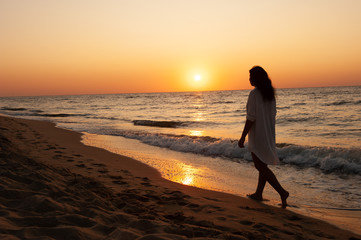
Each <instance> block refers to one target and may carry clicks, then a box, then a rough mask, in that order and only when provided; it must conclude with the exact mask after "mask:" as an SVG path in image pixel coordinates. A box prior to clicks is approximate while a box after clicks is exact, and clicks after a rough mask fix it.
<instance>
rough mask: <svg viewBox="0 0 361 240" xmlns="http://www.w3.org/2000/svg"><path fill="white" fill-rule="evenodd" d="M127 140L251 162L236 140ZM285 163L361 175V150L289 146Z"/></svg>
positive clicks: (283, 151)
mask: <svg viewBox="0 0 361 240" xmlns="http://www.w3.org/2000/svg"><path fill="white" fill-rule="evenodd" d="M115 135H120V136H123V137H126V138H132V139H138V140H140V141H141V142H143V143H146V144H149V145H153V146H158V147H163V148H168V149H171V150H175V151H178V152H191V153H196V154H201V155H204V156H211V157H222V158H227V159H229V160H232V161H242V160H247V161H251V160H252V158H251V155H250V153H249V152H248V150H247V145H246V148H242V149H241V148H239V147H238V144H237V141H236V140H232V139H215V138H207V137H190V136H176V135H165V134H151V133H144V132H129V131H127V132H122V133H118V134H115ZM277 153H278V155H279V158H280V160H281V162H282V163H283V164H291V165H297V166H299V167H314V168H319V169H321V170H323V171H324V172H327V173H330V172H335V173H344V174H357V175H361V150H360V149H357V148H348V149H347V148H331V147H308V146H297V145H286V146H283V147H279V148H277Z"/></svg>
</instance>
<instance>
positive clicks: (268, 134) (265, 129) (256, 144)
mask: <svg viewBox="0 0 361 240" xmlns="http://www.w3.org/2000/svg"><path fill="white" fill-rule="evenodd" d="M247 119H248V120H250V121H252V122H254V123H253V125H252V127H251V129H250V130H249V132H248V150H249V151H250V152H252V153H254V154H256V156H257V157H258V158H259V159H260V160H261V161H262V162H264V163H266V164H279V159H278V156H277V152H276V137H275V124H276V102H275V101H274V100H272V101H265V100H263V97H262V94H261V92H260V90H258V89H257V88H255V89H253V90H252V91H251V92H250V93H249V96H248V101H247Z"/></svg>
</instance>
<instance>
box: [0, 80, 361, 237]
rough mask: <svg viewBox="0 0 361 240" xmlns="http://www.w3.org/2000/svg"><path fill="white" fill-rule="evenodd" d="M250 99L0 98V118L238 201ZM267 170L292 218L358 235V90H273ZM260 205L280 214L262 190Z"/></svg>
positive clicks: (270, 193) (244, 181) (238, 94)
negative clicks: (285, 194) (62, 132)
mask: <svg viewBox="0 0 361 240" xmlns="http://www.w3.org/2000/svg"><path fill="white" fill-rule="evenodd" d="M249 92H250V90H234V91H209V92H169V93H128V94H105V95H72V96H36V97H35V96H31V97H2V98H0V114H3V115H8V116H14V117H20V118H25V119H35V120H45V121H50V122H53V123H55V124H56V125H57V127H60V128H65V129H71V130H74V131H77V132H82V133H84V135H83V139H82V141H83V143H84V144H86V145H91V146H96V147H101V148H104V149H107V150H109V151H112V152H115V153H117V154H121V155H126V156H129V157H132V158H135V159H137V160H139V161H141V162H143V163H145V164H147V165H149V166H152V167H154V168H156V169H157V170H158V171H159V172H160V173H161V174H162V176H163V177H164V178H166V179H169V180H171V181H174V182H178V183H182V184H186V185H191V186H196V187H199V188H205V189H209V190H215V191H221V192H226V193H231V194H235V195H240V196H246V194H247V193H253V192H254V191H255V188H256V185H257V178H258V173H257V171H256V170H255V168H254V166H253V162H252V158H251V154H250V153H249V152H248V150H247V144H246V147H245V148H243V149H240V148H239V147H238V146H237V141H238V139H239V137H240V136H241V133H242V130H243V126H244V123H245V120H246V102H247V98H248V94H249ZM276 102H277V117H276V145H277V153H278V156H279V158H280V161H281V163H280V165H276V166H270V168H271V169H272V171H273V172H274V173H275V175H276V176H277V178H278V180H279V181H280V183H281V184H282V186H283V187H284V188H285V189H286V190H288V191H289V192H290V197H289V200H288V202H289V205H290V206H289V207H288V209H290V210H291V211H295V212H299V213H302V214H306V215H309V216H312V217H316V218H320V219H323V220H325V221H329V222H331V223H333V224H335V225H337V226H340V227H342V228H346V229H350V230H352V231H355V232H358V233H359V234H361V149H360V147H361V86H348V87H322V88H293V89H276ZM264 198H266V199H267V200H269V201H266V202H264V203H265V204H269V205H274V206H278V204H279V202H280V200H279V196H278V194H277V193H276V192H275V191H274V190H273V189H272V187H270V186H269V185H266V188H265V192H264Z"/></svg>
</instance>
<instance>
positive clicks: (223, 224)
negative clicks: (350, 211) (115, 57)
mask: <svg viewBox="0 0 361 240" xmlns="http://www.w3.org/2000/svg"><path fill="white" fill-rule="evenodd" d="M81 135H82V134H81V133H77V132H73V131H69V130H65V129H61V128H57V127H55V124H53V123H50V122H42V121H36V120H25V119H18V118H13V117H7V116H6V117H5V116H0V137H1V138H0V141H1V145H0V146H1V160H2V165H3V167H2V169H1V171H2V172H1V182H2V183H1V186H0V189H1V190H0V192H1V194H0V204H1V209H2V214H1V217H0V219H1V220H0V223H1V224H0V226H2V227H0V229H1V231H0V236H1V237H8V238H9V237H10V236H11V237H12V239H27V238H31V237H45V236H47V237H49V238H53V239H61V236H62V235H61V234H64V233H66V234H68V236H70V237H72V238H74V239H99V237H100V238H105V239H119V238H124V239H137V238H138V239H140V238H141V237H144V238H147V237H152V236H153V237H159V239H186V238H195V237H206V238H221V239H222V238H223V239H226V238H228V239H252V238H259V239H267V238H271V239H272V238H278V239H299V238H304V239H324V238H334V239H351V238H353V239H357V238H361V236H359V235H357V234H355V233H352V232H349V231H346V230H343V229H339V228H337V227H335V226H333V225H331V224H328V223H326V222H323V221H320V220H317V219H313V218H310V217H307V216H302V215H300V214H297V213H294V212H291V211H288V210H284V209H281V208H276V207H272V206H267V205H264V204H262V203H259V202H256V201H251V200H249V199H246V198H242V197H239V196H235V195H231V194H227V193H221V192H214V191H209V190H204V189H199V188H196V187H190V186H186V185H182V184H178V183H174V182H170V181H168V180H165V179H163V178H162V177H161V176H160V173H159V172H158V171H157V170H155V169H154V168H151V167H149V166H147V165H145V164H143V163H141V162H139V161H137V160H134V159H131V158H128V157H124V156H120V155H118V154H114V153H111V152H109V151H106V150H104V149H100V148H96V147H90V146H86V145H84V144H82V143H81V142H80V140H81ZM34 173H37V174H34ZM10 193H11V194H10ZM17 196H21V197H22V198H18V197H17ZM39 222H40V223H39Z"/></svg>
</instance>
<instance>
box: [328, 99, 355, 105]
mask: <svg viewBox="0 0 361 240" xmlns="http://www.w3.org/2000/svg"><path fill="white" fill-rule="evenodd" d="M360 103H361V100H359V101H345V100H341V101H336V102H332V103H326V104H324V106H342V105H359V104H360Z"/></svg>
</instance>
